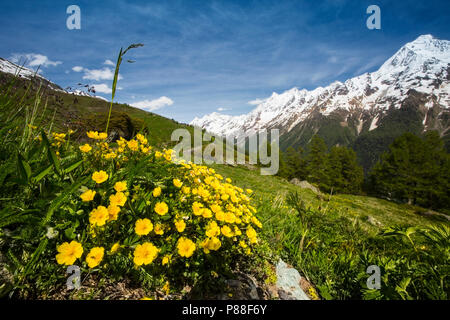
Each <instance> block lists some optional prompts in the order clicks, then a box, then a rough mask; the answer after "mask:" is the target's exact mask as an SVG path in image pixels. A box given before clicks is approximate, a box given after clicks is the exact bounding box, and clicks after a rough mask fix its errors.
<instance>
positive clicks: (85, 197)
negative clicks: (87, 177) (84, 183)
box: [80, 190, 96, 202]
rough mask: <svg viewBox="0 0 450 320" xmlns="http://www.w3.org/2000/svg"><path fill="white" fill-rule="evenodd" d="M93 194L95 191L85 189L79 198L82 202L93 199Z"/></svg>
mask: <svg viewBox="0 0 450 320" xmlns="http://www.w3.org/2000/svg"><path fill="white" fill-rule="evenodd" d="M95 194H96V191H92V190H87V191H85V192H83V193H82V194H81V196H80V198H81V200H83V202H89V201H92V200H94V197H95Z"/></svg>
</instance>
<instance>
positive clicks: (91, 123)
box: [0, 58, 193, 147]
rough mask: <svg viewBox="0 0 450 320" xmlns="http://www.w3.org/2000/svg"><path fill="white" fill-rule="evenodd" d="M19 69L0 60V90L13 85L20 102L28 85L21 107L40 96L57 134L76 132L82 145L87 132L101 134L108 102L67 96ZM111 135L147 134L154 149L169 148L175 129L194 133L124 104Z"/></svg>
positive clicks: (116, 114) (119, 106)
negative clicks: (60, 132) (68, 131)
mask: <svg viewBox="0 0 450 320" xmlns="http://www.w3.org/2000/svg"><path fill="white" fill-rule="evenodd" d="M18 68H19V67H18V66H17V65H14V64H12V63H11V62H9V61H7V60H5V59H1V58H0V90H7V89H8V86H9V85H11V84H12V88H11V92H12V93H13V94H14V95H15V96H16V97H17V99H19V98H20V97H22V95H24V94H25V92H26V90H27V88H28V86H30V85H31V89H30V90H29V92H28V94H27V97H26V98H25V99H24V104H28V105H32V104H33V103H34V101H35V98H36V94H37V93H39V95H41V105H42V109H44V105H45V104H47V108H46V111H45V115H46V117H45V118H46V119H47V121H49V122H50V121H52V119H53V122H54V128H55V130H56V131H67V130H68V129H72V130H75V133H74V135H73V137H74V138H75V139H76V140H78V141H80V142H82V141H85V140H86V134H85V132H86V131H88V130H99V131H101V130H104V129H105V127H106V119H107V116H108V111H109V106H110V104H109V102H107V101H105V100H103V99H101V98H96V97H93V96H90V95H89V94H87V93H83V92H67V91H65V90H63V89H62V88H61V87H59V86H58V85H56V84H54V83H52V82H50V81H49V80H47V79H45V78H43V77H42V76H40V75H36V74H35V73H34V72H32V71H31V70H29V69H26V68H25V69H20V74H19V76H16V74H17V73H18V72H17V70H18ZM110 128H111V130H110V132H112V134H113V135H115V136H116V137H117V136H118V135H120V136H123V137H125V138H128V139H129V138H131V137H132V136H134V135H135V134H136V133H137V132H139V131H141V130H146V131H147V132H148V135H149V138H150V143H151V144H152V145H155V146H160V147H165V146H171V145H173V144H174V143H173V142H171V139H170V137H171V134H172V132H173V131H174V130H175V129H177V128H186V129H188V130H190V131H193V128H192V127H191V126H189V125H187V124H182V123H179V122H177V121H174V120H171V119H167V118H165V117H162V116H160V115H157V114H154V113H152V112H147V111H144V110H141V109H138V108H134V107H131V106H129V105H127V104H118V103H114V104H113V111H112V115H111V123H110Z"/></svg>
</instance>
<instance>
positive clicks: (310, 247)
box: [0, 68, 450, 299]
mask: <svg viewBox="0 0 450 320" xmlns="http://www.w3.org/2000/svg"><path fill="white" fill-rule="evenodd" d="M116 70H118V69H117V68H116ZM0 82H1V83H3V88H2V91H1V93H0V124H1V127H0V139H2V141H3V143H2V144H1V145H0V183H1V184H2V190H1V192H0V267H1V268H0V277H1V278H2V283H0V296H4V295H9V296H10V297H22V298H37V297H39V298H46V297H49V296H51V295H52V294H53V293H54V292H55V291H58V290H61V289H62V288H63V287H64V286H65V280H66V279H67V275H66V266H65V265H69V264H72V263H73V262H74V261H77V263H78V264H79V265H80V266H81V268H82V272H83V274H87V276H88V277H89V279H90V280H92V281H94V283H95V286H98V290H102V289H103V288H104V287H103V284H104V283H105V282H107V281H112V282H120V281H124V280H131V281H132V283H133V284H134V285H136V286H139V287H140V288H143V289H145V291H144V293H145V294H146V295H152V294H153V293H154V292H155V288H158V289H159V290H160V291H161V290H162V291H164V292H166V294H168V293H176V294H178V295H177V297H181V298H184V297H186V295H185V292H183V288H184V287H185V285H189V286H191V287H194V289H193V292H192V296H193V297H200V298H201V297H204V296H205V294H209V293H211V292H216V291H217V290H218V289H219V290H220V289H221V288H222V286H223V285H224V280H225V279H229V277H230V276H231V275H232V273H233V271H235V270H234V269H235V268H238V267H239V268H240V270H246V272H249V273H251V274H254V275H256V277H257V278H258V280H262V281H263V282H266V283H268V284H273V283H274V282H275V281H276V280H275V279H274V274H273V270H272V268H271V266H272V265H273V264H274V262H276V260H277V258H278V257H279V256H280V257H282V258H283V259H285V260H286V261H287V262H289V263H291V264H292V265H294V266H295V267H296V268H297V269H298V270H300V272H301V273H302V274H303V275H304V276H305V277H306V278H307V279H308V280H309V281H311V282H312V283H313V285H314V286H315V287H316V288H317V290H318V292H319V294H320V297H321V298H323V299H448V294H449V289H450V288H449V281H448V277H449V275H450V270H449V266H448V261H449V258H450V228H449V225H450V224H449V222H448V220H447V219H446V218H445V217H443V216H442V215H438V214H437V213H436V214H435V213H433V214H427V215H424V212H425V210H424V209H423V208H421V207H418V206H417V205H425V206H431V207H434V206H435V207H436V208H444V207H445V205H448V189H449V188H448V172H449V170H448V169H449V168H448V163H449V162H448V154H446V153H445V151H444V150H443V147H442V142H441V140H440V139H439V137H438V136H436V134H434V133H428V134H427V135H426V136H425V137H424V138H423V139H421V138H418V137H416V136H413V135H405V136H403V137H401V138H399V139H398V140H396V141H395V142H394V144H393V145H392V146H391V148H390V151H389V152H388V153H386V155H384V156H383V159H382V161H381V162H380V163H379V164H378V165H377V166H376V167H375V169H374V171H373V174H372V175H371V177H372V179H373V185H374V190H376V192H379V193H380V194H383V195H385V196H391V193H393V194H394V197H395V198H396V199H398V200H401V201H403V202H407V201H408V200H409V199H412V201H410V204H407V203H394V202H391V201H387V200H383V199H377V198H374V197H368V196H363V195H360V192H361V185H362V179H363V173H362V169H361V167H360V166H359V165H358V164H357V161H356V154H355V152H353V151H352V150H351V149H348V148H346V147H332V148H331V149H330V150H328V148H327V146H326V144H325V143H324V141H323V140H322V139H320V138H319V136H314V137H313V138H312V140H311V143H310V145H309V146H308V148H307V152H303V150H302V149H299V150H295V149H292V148H291V149H288V150H287V152H286V154H285V155H284V157H283V159H282V160H283V161H282V164H281V172H280V175H281V176H262V175H260V174H259V170H257V169H259V168H257V167H251V166H227V165H212V166H210V168H208V167H205V166H195V165H186V164H177V163H173V162H172V161H171V159H172V158H171V152H170V151H169V150H167V149H165V148H167V147H169V146H170V145H171V143H170V142H169V141H170V135H171V133H172V131H173V130H174V129H177V128H180V127H185V128H188V129H189V130H190V131H191V132H192V128H191V127H189V126H186V125H181V124H178V123H176V122H174V121H171V120H168V119H165V118H163V117H160V116H157V115H154V114H151V113H146V112H144V111H142V110H139V109H136V108H132V107H130V106H127V105H121V104H114V103H111V104H108V103H107V102H104V101H101V100H99V99H94V98H89V97H80V96H76V97H75V96H73V95H70V94H67V93H64V92H56V91H50V90H48V89H46V88H43V87H40V86H39V85H37V84H36V83H35V82H27V81H25V80H22V79H17V78H11V77H9V78H8V77H7V76H3V78H2V79H0ZM27 84H29V86H27ZM109 111H111V113H109ZM106 127H108V130H109V134H110V136H109V137H108V135H107V134H106V133H98V132H96V130H103V128H106ZM72 128H73V130H72ZM69 129H70V130H69ZM86 131H88V134H87V135H86ZM107 138H108V139H110V141H108V142H106V141H105V139H107ZM89 139H91V140H89ZM92 139H94V140H95V141H94V142H92ZM86 142H89V144H86ZM150 145H153V148H151V146H150ZM213 169H214V170H213ZM295 177H296V178H299V179H307V180H309V181H311V182H312V183H315V184H317V185H318V186H319V187H320V189H321V190H322V192H325V193H322V192H316V191H314V190H311V189H304V188H300V187H298V186H295V185H293V184H290V183H289V182H288V181H287V180H286V178H288V179H292V178H295ZM197 178H200V181H199V180H197ZM224 178H231V179H232V182H230V181H227V180H225V179H224ZM410 182H411V183H410ZM232 183H233V184H232ZM432 187H433V190H431V188H432ZM247 189H251V190H253V192H252V191H251V190H247ZM119 190H121V191H119ZM194 190H195V191H194ZM389 192H391V193H389ZM344 193H353V194H344ZM358 194H359V195H358ZM446 197H447V198H446ZM196 203H197V204H196ZM166 210H167V211H166ZM185 218H187V219H185ZM138 219H141V220H140V221H139V222H138ZM145 219H148V220H150V223H149V221H143V220H145ZM212 222H215V224H214V223H212ZM261 226H262V230H261V231H260V232H258V233H257V231H256V230H258V231H259V230H260V229H259V228H260V227H261ZM226 227H228V228H226ZM180 230H181V231H180ZM161 232H162V233H161ZM163 235H164V236H163ZM234 238H236V241H234ZM188 240H189V241H188ZM74 242H75V243H74ZM180 243H181V244H180ZM144 244H145V246H144ZM150 244H151V245H150ZM138 248H139V249H138ZM81 249H82V250H81ZM139 252H143V253H144V254H142V255H140V254H139ZM72 260H73V261H72ZM370 265H378V266H379V267H380V268H381V289H380V290H374V289H369V288H367V284H366V280H367V278H368V274H367V273H366V270H367V267H368V266H370ZM3 268H6V269H7V276H5V275H4V272H3V270H2V269H3ZM74 297H78V298H80V297H81V298H93V297H94V295H82V294H80V296H74Z"/></svg>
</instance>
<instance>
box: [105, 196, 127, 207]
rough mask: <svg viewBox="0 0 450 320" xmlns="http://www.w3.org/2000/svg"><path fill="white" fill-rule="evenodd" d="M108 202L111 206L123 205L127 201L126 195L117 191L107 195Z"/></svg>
mask: <svg viewBox="0 0 450 320" xmlns="http://www.w3.org/2000/svg"><path fill="white" fill-rule="evenodd" d="M109 202H110V204H111V205H113V206H119V207H123V206H124V205H125V202H127V196H126V195H125V194H124V193H123V192H117V193H116V194H112V195H110V196H109Z"/></svg>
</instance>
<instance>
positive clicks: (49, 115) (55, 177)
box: [0, 74, 450, 299]
mask: <svg viewBox="0 0 450 320" xmlns="http://www.w3.org/2000/svg"><path fill="white" fill-rule="evenodd" d="M7 78H8V76H7V75H2V74H0V85H1V83H5V82H4V81H5V79H7ZM25 84H26V80H23V79H17V81H16V82H15V83H14V85H13V87H12V91H13V92H15V94H16V97H21V96H22V95H23V96H24V97H25V98H24V101H23V102H17V101H16V105H17V106H20V107H22V105H24V106H28V107H26V108H25V110H35V111H33V112H31V114H28V113H27V116H26V117H25V119H33V118H34V117H35V116H34V114H35V113H36V110H37V105H35V104H34V103H35V102H36V101H40V103H38V105H41V107H42V105H44V106H45V107H44V108H43V109H41V110H42V114H39V116H38V118H39V119H43V120H44V121H43V123H40V125H39V127H40V128H42V127H44V126H45V127H46V128H52V130H53V131H52V130H50V129H47V131H48V132H49V133H50V131H52V132H55V131H56V132H58V131H66V129H68V128H71V129H76V132H75V133H74V134H73V136H72V137H70V139H71V140H70V141H71V143H72V142H73V140H75V141H76V142H83V141H84V139H85V138H84V135H85V132H86V131H88V130H102V129H103V128H105V127H106V121H107V119H108V112H109V107H110V105H109V104H108V102H106V101H102V100H100V99H95V98H91V97H81V96H73V95H70V94H67V93H64V92H57V91H53V90H49V89H47V88H40V87H39V86H38V84H35V85H34V86H33V88H32V89H31V90H29V91H28V92H27V91H26V86H25ZM1 105H2V101H1V100H0V106H1ZM33 105H34V106H35V107H33ZM3 106H4V109H5V110H2V111H3V112H4V114H5V115H6V114H7V113H8V112H11V110H9V109H8V108H6V106H7V104H5V103H4V104H3ZM10 109H13V107H10ZM112 110H113V111H112V113H111V119H110V123H109V127H110V129H111V130H113V129H115V130H117V131H119V132H120V134H121V135H128V137H127V138H132V137H133V136H134V135H135V134H136V133H137V132H140V131H142V132H144V133H146V135H147V137H148V140H149V143H150V144H151V145H153V146H155V147H159V148H162V147H165V146H171V145H173V142H170V136H171V134H172V131H173V130H175V129H177V128H180V127H184V128H187V129H188V130H190V131H191V133H192V130H193V128H192V127H190V126H187V125H183V124H180V123H177V122H175V121H173V120H169V119H166V118H164V117H161V116H158V115H155V114H152V113H148V112H145V111H142V110H139V109H136V108H133V107H130V106H127V105H123V104H113V107H112ZM27 112H28V111H27ZM6 120H7V119H6ZM6 120H5V121H4V122H5V124H8V128H6V126H5V128H3V131H1V130H0V132H2V134H4V135H5V136H6V137H9V136H10V135H9V133H8V132H9V131H6V130H10V131H14V130H15V131H18V132H20V130H18V129H17V128H18V127H16V128H14V127H15V124H12V123H11V122H10V121H6ZM16 120H17V119H16ZM19 120H20V119H19ZM17 121H18V120H17ZM30 124H33V122H32V121H31V122H30ZM20 125H21V126H23V127H24V129H23V130H24V131H23V132H24V133H27V132H29V129H27V125H23V123H20ZM24 136H25V134H24ZM26 137H27V138H26V139H25V140H24V139H22V140H24V141H28V142H27V143H21V144H20V146H21V147H20V148H17V150H16V151H19V154H18V157H17V161H16V159H15V158H14V159H13V158H11V157H10V156H8V155H7V152H11V150H9V149H8V150H7V148H6V145H7V143H5V148H4V150H5V152H4V154H3V155H2V157H0V159H1V160H2V161H3V162H4V163H3V162H2V169H4V170H3V171H4V172H9V177H8V175H3V172H1V173H2V175H0V178H1V180H2V181H6V180H5V179H7V180H8V181H9V186H10V189H11V193H10V194H5V197H3V200H2V201H9V200H8V199H13V198H14V197H13V193H15V195H14V196H17V194H16V193H17V190H16V188H15V187H13V186H15V185H16V184H17V183H18V182H19V183H21V184H23V185H24V186H26V188H25V189H24V190H25V192H27V193H28V194H25V193H24V194H23V198H20V199H21V201H22V202H23V203H22V204H23V207H24V208H28V207H30V208H32V207H33V208H34V207H35V206H37V207H39V208H40V209H42V208H43V209H42V210H38V211H40V212H43V213H45V212H47V210H48V212H47V214H46V216H47V217H48V218H46V220H45V221H48V220H49V219H51V218H52V215H53V213H54V212H53V211H55V208H58V209H57V210H56V211H58V210H59V211H61V210H63V211H64V210H68V211H69V212H71V211H74V212H78V211H77V210H75V209H73V208H70V206H69V205H68V204H65V205H64V206H63V207H61V208H59V206H60V205H61V204H63V202H65V201H66V200H67V199H65V197H69V196H70V193H71V192H73V191H74V190H75V189H78V186H77V183H83V181H81V180H80V181H81V182H80V181H78V180H77V179H75V174H74V172H78V171H79V170H80V169H79V168H78V169H76V170H78V171H73V172H72V173H71V172H68V171H69V168H70V167H71V166H72V165H73V164H74V163H75V164H76V163H77V162H74V161H75V160H77V159H75V158H76V157H74V152H73V150H72V149H71V150H72V151H70V152H69V153H68V154H67V157H66V158H63V159H61V163H59V162H58V161H56V160H55V156H54V154H52V153H51V152H50V151H49V150H50V149H51V148H50V146H49V145H47V146H46V148H47V150H48V152H47V154H45V153H42V149H36V150H34V148H31V149H29V148H28V147H27V146H28V145H32V143H31V141H33V138H32V137H31V136H28V135H27V136H26ZM11 138H14V137H12V136H11ZM44 140H45V139H44ZM17 141H18V140H17V139H15V140H14V139H12V140H11V141H10V142H9V144H8V145H13V144H15V143H17ZM71 147H72V148H74V150H76V149H77V145H76V144H75V145H73V146H71ZM22 154H23V155H24V156H26V159H25V158H23V157H21V156H22ZM37 156H38V158H36V157H37ZM47 158H48V161H47V160H46V159H47ZM72 158H73V159H72ZM41 162H42V164H41ZM16 163H17V167H18V168H19V170H16V169H15V165H16ZM56 163H58V165H56ZM60 166H62V169H63V170H62V173H61V171H60V169H59V168H57V167H60ZM53 167H54V169H55V172H54V173H53V171H52V168H53ZM212 167H213V168H215V169H216V171H217V172H218V173H220V174H222V175H223V176H225V177H230V178H231V179H232V180H233V184H236V185H238V186H240V187H242V188H244V189H247V188H250V189H252V190H254V194H253V197H254V200H255V201H256V203H257V204H258V212H259V216H260V218H261V221H262V223H263V237H264V240H265V241H264V242H263V245H264V246H265V245H266V244H269V245H270V248H269V251H270V252H268V254H267V255H268V256H271V257H273V256H275V255H279V256H281V257H283V259H285V260H286V261H287V262H290V263H291V264H293V265H294V266H295V267H297V268H298V269H299V270H300V271H301V272H302V273H303V275H304V276H305V277H306V278H308V280H310V281H312V283H313V284H314V285H315V286H316V288H317V289H318V292H319V293H320V295H321V297H322V298H326V299H355V298H356V299H358V298H367V299H381V298H384V299H410V298H415V299H422V298H431V299H447V294H448V293H447V292H448V291H449V288H448V284H447V282H446V281H445V280H446V278H447V277H448V276H449V275H450V270H449V269H448V258H449V248H450V245H449V238H450V236H449V233H450V232H449V231H448V225H449V224H448V222H441V221H436V219H433V218H432V217H428V216H421V215H419V214H417V213H416V212H420V211H423V209H421V208H417V207H412V206H407V205H402V204H396V203H392V202H389V201H386V200H381V199H377V198H372V197H367V196H356V195H327V194H316V193H314V192H313V191H311V190H309V189H302V188H300V187H298V186H295V185H293V184H290V183H288V182H287V181H286V180H284V179H282V178H279V177H276V176H262V175H260V172H259V169H258V168H256V167H251V166H247V167H245V166H227V165H212ZM47 168H50V170H51V172H52V174H51V177H50V175H49V173H48V172H47V170H48V169H47ZM71 170H75V169H71ZM84 170H88V169H87V168H86V169H84ZM16 171H18V173H20V175H19V177H18V178H20V179H15V176H16V175H17V172H16ZM66 171H67V172H66ZM150 171H151V170H150ZM150 171H148V170H141V171H139V170H138V167H136V169H135V170H134V169H133V170H132V171H129V172H130V173H129V176H127V177H126V178H127V179H130V181H131V180H133V179H135V178H136V179H137V178H139V179H142V178H143V177H145V176H147V175H150V176H151V172H150ZM32 172H37V173H36V174H32ZM39 172H43V173H44V176H47V177H46V178H45V179H43V178H39V179H42V180H41V182H39V180H38V177H39V176H40V174H39ZM49 172H50V171H49ZM64 172H65V173H66V174H67V176H65V173H64ZM124 178H125V177H124ZM164 179H165V178H164ZM153 180H154V179H153V178H150V177H149V183H150V184H153V183H154V181H153ZM20 181H22V182H20ZM38 182H39V188H36V184H37V183H38ZM30 186H31V187H30ZM32 187H33V188H34V189H33V188H32ZM63 187H64V188H63ZM33 190H34V191H33ZM56 190H61V193H58V194H60V195H59V196H58V197H57V198H54V196H56V194H55V191H56ZM71 190H72V191H71ZM32 191H33V192H32ZM38 191H39V192H38ZM6 196H8V197H10V196H11V197H12V198H8V197H6ZM19 196H22V195H21V193H19ZM31 196H34V197H35V199H36V201H34V202H33V201H30V199H31ZM51 199H54V201H53V202H52V203H53V204H52V205H51V207H50V208H48V202H49V200H51ZM59 199H61V200H59ZM3 203H6V202H3ZM18 204H19V203H18V202H17V203H16V204H15V205H16V206H17V205H18ZM6 209H8V208H6ZM8 210H9V209H8ZM8 210H3V211H4V212H3V211H2V213H3V214H4V213H6V214H7V215H6V216H4V217H3V218H4V221H5V223H7V225H14V224H21V223H24V222H27V224H29V225H31V224H33V223H35V222H34V220H32V219H35V218H36V217H35V216H36V214H34V212H28V211H26V210H25V211H24V213H23V214H21V215H18V216H14V217H12V216H9V215H8V214H9V213H8V212H9V211H8ZM60 215H61V217H64V216H65V215H64V214H62V213H61V212H60ZM10 218H11V219H16V220H17V221H16V220H14V221H13V220H11V219H10ZM22 220H23V221H22ZM374 221H375V222H374ZM73 228H76V227H73ZM35 229H36V228H28V229H26V230H27V232H26V233H25V232H22V234H21V235H20V237H18V238H17V239H23V244H24V245H25V247H27V250H28V251H27V254H28V255H26V256H25V259H24V261H26V267H25V271H24V276H25V275H29V274H32V272H31V271H32V270H31V269H30V268H31V267H30V266H32V265H33V264H34V262H35V261H37V259H38V258H39V256H40V255H41V254H42V252H44V250H46V249H45V247H46V246H47V240H45V239H44V238H45V237H44V238H43V239H44V240H43V241H41V242H38V241H37V239H38V238H39V237H37V233H38V232H37V231H36V230H35ZM17 230H19V229H17ZM41 231H42V230H41ZM41 231H39V232H41ZM61 231H64V234H65V236H68V235H69V236H70V235H73V232H68V233H67V234H68V235H67V234H66V233H65V232H66V230H63V229H61ZM69 231H70V230H69ZM41 233H42V232H41ZM61 234H62V232H61ZM40 236H42V234H40ZM44 241H45V242H44ZM30 243H31V244H32V245H30ZM37 243H40V244H39V246H38V247H37V248H34V247H35V246H36V245H37ZM0 244H1V243H0ZM41 244H42V248H44V249H40V248H41ZM30 247H32V248H33V252H34V253H33V254H32V256H31V258H30V256H29V254H30V253H29V249H30ZM24 252H25V251H24ZM8 254H10V258H11V260H14V259H15V258H14V257H15V256H14V255H13V254H12V253H11V250H9V251H8ZM47 254H48V252H47ZM21 256H23V254H22V255H21ZM254 256H257V254H255V255H254ZM13 258H14V259H13ZM14 261H15V260H14ZM17 261H18V262H17V263H16V264H17V266H16V267H17V268H18V270H22V269H23V265H24V263H21V262H20V261H19V260H17ZM264 262H267V261H262V262H261V263H262V264H263V263H264ZM373 264H376V265H379V266H380V267H381V269H382V274H383V276H382V282H383V287H382V290H380V291H373V290H371V289H368V288H367V286H366V284H365V280H366V279H367V274H366V273H365V270H366V268H367V266H369V265H373ZM47 267H49V266H47ZM42 268H44V266H42ZM49 268H50V267H49ZM51 268H54V266H52V267H51ZM51 268H50V269H51ZM252 268H255V267H254V266H252ZM50 269H49V270H48V274H53V270H50ZM250 271H251V270H250ZM142 279H144V280H145V279H146V278H145V277H144V278H142ZM142 279H141V280H142ZM144 280H142V281H144ZM147 280H148V279H147ZM147 280H145V281H147ZM143 283H144V282H143ZM39 285H40V286H41V287H42V288H45V286H46V285H47V284H45V285H44V284H39ZM143 286H144V284H143ZM0 289H1V287H0Z"/></svg>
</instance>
